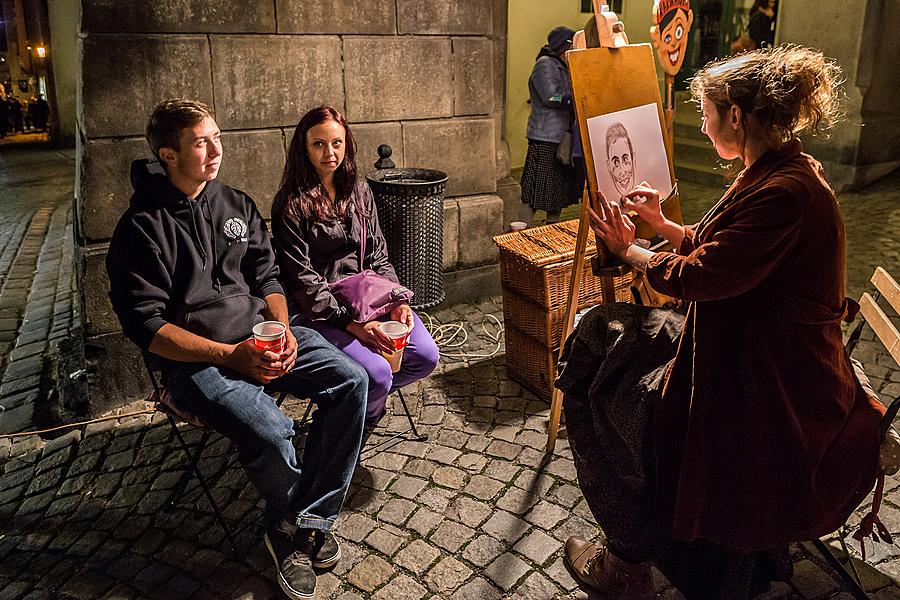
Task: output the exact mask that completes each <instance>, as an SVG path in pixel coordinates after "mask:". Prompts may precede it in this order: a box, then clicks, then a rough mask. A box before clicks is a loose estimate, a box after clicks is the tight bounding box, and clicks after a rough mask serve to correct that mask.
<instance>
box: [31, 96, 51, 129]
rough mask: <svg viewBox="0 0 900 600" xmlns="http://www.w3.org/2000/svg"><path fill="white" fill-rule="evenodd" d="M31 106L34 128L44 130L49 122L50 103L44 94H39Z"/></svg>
mask: <svg viewBox="0 0 900 600" xmlns="http://www.w3.org/2000/svg"><path fill="white" fill-rule="evenodd" d="M33 106H34V117H33V118H32V122H33V123H34V128H35V129H40V130H41V131H46V130H47V125H48V123H49V122H50V104H49V103H48V102H47V99H46V98H44V95H43V94H41V95H40V97H39V98H38V99H37V100H35V101H34V102H33Z"/></svg>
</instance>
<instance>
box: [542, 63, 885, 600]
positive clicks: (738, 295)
mask: <svg viewBox="0 0 900 600" xmlns="http://www.w3.org/2000/svg"><path fill="white" fill-rule="evenodd" d="M839 85H840V69H839V68H838V67H837V66H836V65H834V64H833V63H832V62H831V61H828V60H826V59H825V58H824V57H823V56H822V54H821V53H820V52H817V51H814V50H810V49H807V48H802V47H796V46H795V47H775V48H768V49H761V50H755V51H752V52H748V53H744V54H741V55H738V56H736V57H733V58H729V59H725V60H722V61H719V62H715V63H711V64H709V65H707V66H706V67H704V68H703V69H701V70H700V71H699V72H698V73H697V74H696V75H695V76H694V78H693V79H692V82H691V92H692V94H693V97H694V99H695V100H698V101H699V102H700V105H701V110H702V114H703V118H702V123H703V124H702V129H701V130H702V131H703V133H704V134H706V135H707V137H709V139H710V141H711V142H712V145H713V147H714V148H715V150H716V152H717V153H718V155H719V156H720V157H721V158H723V159H725V160H735V159H739V160H740V161H742V163H743V166H744V169H743V171H741V173H740V175H738V177H737V179H736V180H735V182H734V184H733V185H732V186H731V187H730V188H729V189H728V191H726V192H725V195H724V196H723V197H722V198H721V200H719V202H718V203H717V204H716V205H715V206H714V207H713V208H712V209H711V210H710V211H709V212H708V213H707V214H706V215H705V216H704V217H703V219H702V220H701V221H700V223H699V224H698V225H696V226H682V225H680V224H678V223H675V222H672V221H670V220H668V219H667V218H666V217H665V216H664V215H663V214H662V211H661V209H660V197H659V192H658V191H657V190H654V189H650V188H649V187H648V186H646V185H639V186H638V187H637V188H635V189H634V190H633V191H631V192H629V193H628V194H626V196H625V201H624V203H623V204H624V206H623V207H622V208H620V207H619V206H618V204H617V203H615V202H612V201H606V199H604V198H603V197H602V195H600V197H599V200H600V202H599V205H600V207H601V208H602V211H601V212H602V214H597V213H595V212H594V211H590V212H589V215H590V217H591V221H592V228H593V230H594V233H595V234H596V235H597V237H598V239H600V240H602V241H603V242H604V244H605V245H606V246H607V248H608V249H609V251H610V252H611V253H612V254H614V255H615V256H617V257H619V259H620V260H621V261H622V262H624V263H627V264H629V265H631V266H632V267H633V268H635V269H638V270H640V271H643V272H645V274H646V277H647V281H648V282H649V284H650V285H651V286H652V287H653V288H654V289H655V290H656V291H658V292H659V293H662V294H666V295H669V296H672V297H674V298H678V299H681V300H682V301H684V302H685V303H687V314H686V316H684V315H681V313H675V312H674V311H664V310H659V309H647V308H646V307H635V306H633V305H624V304H618V305H617V304H608V305H601V306H600V307H597V308H595V309H594V311H592V313H594V314H595V316H594V317H592V313H588V314H587V315H585V317H584V318H583V319H582V322H581V324H580V325H579V331H578V332H577V334H576V336H575V339H574V340H573V342H572V346H571V347H572V349H573V352H572V353H570V354H569V355H568V356H567V357H566V358H567V366H566V368H565V369H564V370H563V372H562V374H561V375H560V378H559V381H558V386H559V388H560V389H562V390H563V392H564V394H565V396H564V408H565V413H566V423H567V424H568V427H569V437H570V441H571V446H572V453H573V455H574V457H575V464H576V469H577V471H578V478H579V485H581V487H582V490H583V491H584V494H585V498H586V500H587V503H588V505H589V506H590V508H591V511H592V512H593V514H594V516H595V517H596V518H597V521H598V523H599V524H600V525H601V527H602V528H603V530H604V533H605V534H606V542H605V543H604V544H602V545H596V544H593V543H590V542H588V541H587V540H585V539H584V538H582V537H579V536H573V537H571V538H570V539H569V540H568V541H567V542H566V544H565V560H566V562H567V564H569V565H570V566H571V567H572V569H573V570H574V572H575V574H576V575H577V577H578V578H579V580H580V581H581V582H582V583H584V584H586V585H588V586H590V587H593V588H596V589H598V590H599V591H600V592H601V593H603V594H604V596H603V597H608V598H621V599H628V600H650V599H651V598H654V597H655V595H654V590H653V585H652V582H651V578H650V567H649V565H650V561H653V562H655V564H656V566H657V567H658V568H659V569H660V571H662V573H663V574H664V575H665V576H666V577H667V578H668V579H669V580H670V581H671V582H672V583H673V584H674V585H675V586H676V587H677V588H678V589H679V591H681V593H682V594H683V595H684V596H685V597H686V598H687V599H688V600H749V599H750V598H753V597H755V596H756V595H757V594H759V593H761V592H764V591H765V590H766V589H767V588H768V586H769V583H770V581H772V580H785V579H787V578H789V577H790V574H791V561H790V557H789V554H788V545H789V544H790V543H792V542H798V541H804V540H809V539H814V538H818V537H821V536H823V535H826V534H829V533H831V532H833V531H835V530H836V529H838V528H839V527H840V526H842V525H843V524H844V523H845V521H846V519H847V518H848V516H849V515H850V514H851V513H852V512H853V511H854V509H855V508H856V507H857V506H859V504H860V502H862V500H863V499H864V498H865V497H866V496H867V495H868V493H869V492H870V491H871V490H872V488H873V485H874V483H875V479H876V476H877V474H878V470H879V465H878V457H879V444H880V433H879V426H880V421H881V417H882V415H883V414H884V407H882V406H881V405H880V404H879V402H878V401H877V399H874V398H872V397H870V396H869V395H867V394H866V392H865V391H864V389H863V387H862V386H861V384H860V380H859V378H858V376H857V375H856V373H855V371H854V367H853V365H852V364H851V362H850V359H849V357H848V356H847V354H846V352H845V350H844V346H843V340H842V334H841V322H842V320H844V318H845V316H846V315H848V313H849V312H851V310H852V307H851V304H850V302H849V301H848V300H847V299H846V298H845V296H844V280H845V261H846V257H845V235H844V225H843V220H842V217H841V212H840V209H839V207H838V204H837V202H836V200H835V196H834V192H833V191H832V189H831V187H830V186H829V184H828V182H827V181H826V179H825V176H824V173H823V170H822V166H821V165H820V164H819V163H818V162H817V161H816V160H815V159H814V158H813V157H812V156H810V155H808V154H805V153H804V152H803V147H802V144H801V142H800V140H799V139H798V137H799V136H800V135H801V134H802V133H804V132H812V133H819V132H822V131H824V130H827V129H828V127H829V126H830V125H831V124H832V122H833V121H834V119H835V118H836V117H837V115H839V114H840V107H839V102H838V101H839V98H840V97H841V94H840V91H839ZM626 211H634V212H635V213H637V215H638V216H640V217H641V219H643V221H644V222H646V223H647V224H649V225H650V226H652V227H653V229H654V230H655V231H656V232H657V233H658V234H659V235H661V236H662V237H664V238H666V239H667V240H668V241H669V242H670V243H671V244H672V245H673V246H674V248H675V249H676V250H675V251H673V252H652V251H650V250H646V249H644V248H641V247H639V246H638V245H636V243H635V237H634V233H635V228H634V224H633V223H632V222H631V220H630V219H629V218H628V217H627V216H626ZM604 311H609V312H608V314H609V315H613V316H616V315H617V318H616V319H606V321H605V322H604V320H603V318H596V316H597V315H603V314H604ZM676 314H677V315H678V316H677V318H676V317H675V315H676ZM667 315H672V317H671V319H669V318H668V317H667ZM586 323H587V324H591V323H593V324H596V327H595V328H594V329H595V330H594V331H593V334H592V332H591V327H590V326H588V325H586ZM622 323H626V324H627V326H621V324H622ZM582 326H584V329H582ZM604 336H606V337H605V338H604ZM663 338H665V343H663V342H662V341H661V340H663ZM592 339H598V340H602V339H608V340H617V341H616V343H617V344H618V343H619V341H621V342H622V343H621V344H619V345H618V346H615V347H613V349H611V350H608V355H606V357H605V358H603V359H602V360H601V362H600V364H597V365H595V366H594V368H590V369H583V368H582V371H583V372H582V373H581V374H578V373H577V371H578V369H575V371H570V366H575V365H584V364H590V363H591V360H592V359H591V357H592V356H600V354H601V353H599V352H596V351H594V352H591V353H585V352H575V351H574V350H575V348H576V346H577V347H581V344H585V343H586V344H588V347H589V348H591V350H597V349H598V348H607V347H608V346H606V345H605V343H604V342H602V341H600V342H596V345H591V344H592V343H593V342H591V341H590V340H592ZM660 349H662V350H663V351H659V350H660ZM657 351H659V352H658V353H657ZM651 355H652V361H651V358H648V357H650V356H651ZM611 365H612V366H611ZM635 365H638V366H642V368H645V370H644V371H640V372H637V373H632V368H633V367H634V366H635ZM609 373H614V378H609V379H606V380H602V381H601V378H603V377H606V376H608V374H609ZM605 374H606V375H605ZM651 374H652V377H651V376H650V375H651ZM626 376H629V378H628V379H626V378H625V377H626ZM604 381H605V382H606V384H605V385H604ZM639 417H640V418H639ZM613 449H614V450H615V452H613V451H612V450H613ZM617 453H618V454H617Z"/></svg>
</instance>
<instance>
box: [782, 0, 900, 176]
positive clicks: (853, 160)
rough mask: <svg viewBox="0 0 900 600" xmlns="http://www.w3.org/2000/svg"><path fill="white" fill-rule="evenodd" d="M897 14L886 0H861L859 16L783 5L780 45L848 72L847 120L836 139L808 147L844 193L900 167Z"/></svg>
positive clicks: (834, 7) (838, 9) (801, 1)
mask: <svg viewBox="0 0 900 600" xmlns="http://www.w3.org/2000/svg"><path fill="white" fill-rule="evenodd" d="M898 16H900V11H898V6H897V3H896V2H885V1H884V0H860V1H859V2H857V3H855V5H854V7H853V9H852V10H847V6H844V5H841V4H836V3H835V4H833V3H822V2H815V1H814V0H797V1H795V2H782V3H779V13H778V25H777V27H776V40H775V41H776V42H778V43H782V44H784V43H797V44H802V45H804V46H809V47H812V48H817V49H819V50H821V51H822V52H823V53H824V54H825V55H826V56H828V57H831V58H833V59H835V60H836V61H837V63H838V64H839V65H840V66H841V68H842V69H843V75H844V78H845V83H844V90H845V91H846V94H847V98H846V102H845V112H846V117H847V118H846V121H844V122H842V123H841V124H840V125H839V126H838V127H837V128H836V129H835V130H834V132H833V136H832V137H831V138H830V139H827V140H816V139H810V140H807V145H806V148H807V149H808V150H809V151H811V152H812V154H813V155H814V156H815V157H816V158H818V159H819V160H820V161H821V162H822V163H823V165H824V166H825V170H826V173H827V174H828V178H829V180H830V181H831V183H832V185H834V186H835V187H836V188H837V189H846V188H853V187H861V186H864V185H866V184H868V183H871V182H872V181H875V180H876V179H879V178H880V177H882V176H884V175H886V174H887V173H890V172H891V171H892V170H894V169H896V168H897V167H900V144H898V141H900V138H898V127H897V125H898V124H900V105H898V103H897V102H896V99H895V97H896V90H897V85H898V81H900V77H898V75H897V70H896V68H894V66H893V63H894V60H893V57H894V56H895V55H896V52H897V50H900V32H898V31H897V27H896V18H897V17H898Z"/></svg>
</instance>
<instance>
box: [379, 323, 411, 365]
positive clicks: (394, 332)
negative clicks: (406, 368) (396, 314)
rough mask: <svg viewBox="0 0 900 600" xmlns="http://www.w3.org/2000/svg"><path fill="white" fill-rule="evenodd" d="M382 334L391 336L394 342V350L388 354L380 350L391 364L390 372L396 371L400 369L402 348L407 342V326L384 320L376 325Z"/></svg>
mask: <svg viewBox="0 0 900 600" xmlns="http://www.w3.org/2000/svg"><path fill="white" fill-rule="evenodd" d="M378 329H380V330H381V332H382V333H383V334H385V335H386V336H388V337H389V338H391V343H393V344H394V352H392V353H391V354H388V353H386V352H382V353H381V354H382V356H384V358H385V360H387V361H388V363H389V364H390V365H391V372H393V373H396V372H397V371H399V370H400V363H401V362H402V361H403V349H404V348H405V347H406V344H407V343H408V342H409V327H407V326H406V325H404V324H403V323H401V322H399V321H385V322H384V323H382V324H381V325H379V326H378Z"/></svg>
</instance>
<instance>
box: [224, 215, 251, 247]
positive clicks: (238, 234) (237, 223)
mask: <svg viewBox="0 0 900 600" xmlns="http://www.w3.org/2000/svg"><path fill="white" fill-rule="evenodd" d="M224 229H225V236H226V237H228V239H230V240H233V241H235V242H246V241H247V224H246V223H244V221H243V220H242V219H239V218H237V217H233V218H231V219H228V220H227V221H225V228H224Z"/></svg>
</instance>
